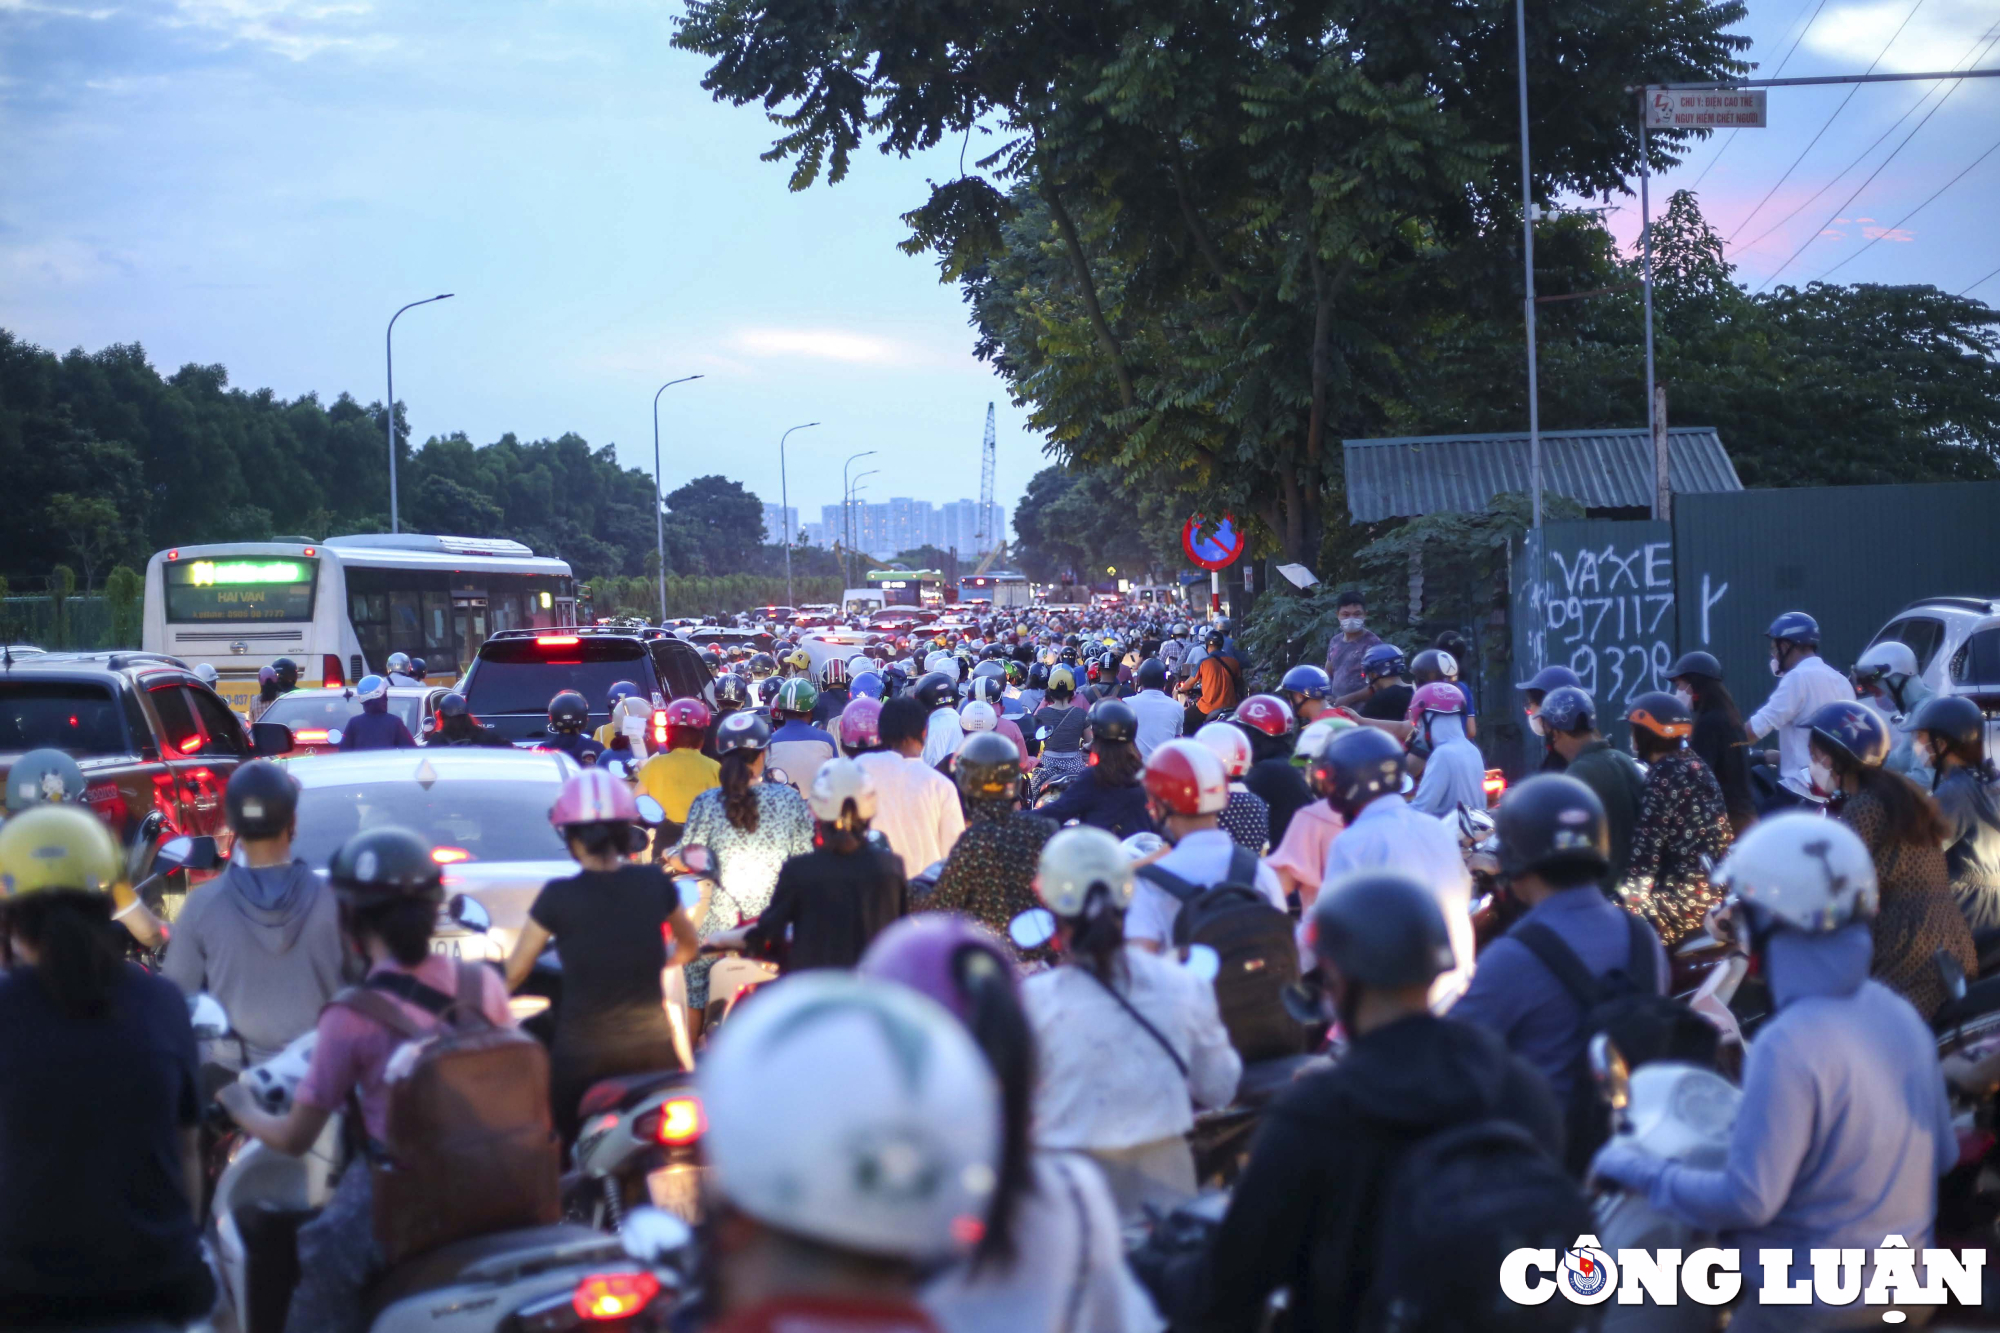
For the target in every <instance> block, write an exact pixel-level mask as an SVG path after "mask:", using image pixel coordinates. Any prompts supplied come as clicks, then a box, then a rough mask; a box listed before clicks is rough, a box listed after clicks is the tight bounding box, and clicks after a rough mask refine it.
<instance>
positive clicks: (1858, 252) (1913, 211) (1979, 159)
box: [1820, 139, 2000, 278]
mask: <svg viewBox="0 0 2000 1333" xmlns="http://www.w3.org/2000/svg"><path fill="white" fill-rule="evenodd" d="M1995 149H2000V139H1995V140H1994V141H1993V143H1992V145H1991V146H1989V147H1988V148H1987V150H1986V151H1985V152H1983V153H1981V154H1980V155H1979V156H1978V157H1975V158H1973V159H1972V164H1971V166H1968V167H1966V169H1965V170H1964V171H1961V172H1959V173H1958V174H1957V175H1956V176H1953V177H1952V178H1951V179H1950V180H1948V181H1946V182H1945V183H1944V184H1943V185H1940V186H1938V188H1937V190H1936V192H1935V193H1933V194H1932V195H1931V197H1930V198H1928V199H1926V200H1924V201H1923V202H1922V203H1921V204H1918V205H1917V206H1916V207H1915V208H1913V209H1911V210H1910V211H1909V212H1907V213H1905V214H1903V216H1901V217H1900V218H1897V219H1896V222H1895V225H1894V226H1892V227H1890V228H1889V229H1888V230H1887V231H1883V232H1879V233H1877V234H1876V235H1874V236H1871V237H1869V239H1868V244H1867V245H1864V246H1862V247H1861V248H1860V249H1859V250H1856V251H1855V252H1854V253H1853V254H1851V255H1849V256H1848V257H1847V258H1845V259H1843V260H1841V261H1840V262H1839V263H1838V264H1835V265H1834V266H1833V267H1832V268H1830V269H1828V270H1827V271H1826V272H1824V273H1822V274H1820V277H1821V278H1830V277H1832V276H1833V275H1834V274H1835V273H1836V272H1838V271H1839V270H1840V269H1842V268H1845V267H1846V266H1847V265H1849V264H1851V263H1853V262H1854V261H1855V260H1857V259H1859V258H1861V256H1863V255H1865V254H1867V253H1868V251H1869V250H1870V249H1872V248H1873V247H1874V245H1875V242H1877V241H1879V240H1881V239H1882V237H1884V236H1887V235H1889V234H1891V233H1893V232H1895V231H1896V230H1898V229H1899V228H1901V227H1902V225H1903V224H1904V223H1905V222H1908V221H1909V220H1910V219H1911V218H1913V217H1915V216H1916V215H1917V214H1919V213H1921V212H1923V211H1924V210H1925V209H1926V208H1929V207H1930V206H1931V205H1932V204H1934V203H1936V202H1937V197H1938V195H1940V194H1943V193H1944V192H1945V191H1946V190H1949V189H1950V188H1951V187H1952V186H1954V185H1956V184H1958V183H1959V182H1960V181H1962V180H1964V179H1965V177H1966V174H1967V173H1968V172H1970V171H1971V170H1972V168H1973V167H1976V166H1978V165H1979V164H1980V163H1981V162H1984V161H1985V160H1986V159H1987V158H1989V157H1991V156H1993V153H1994V150H1995Z"/></svg>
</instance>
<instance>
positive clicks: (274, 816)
mask: <svg viewBox="0 0 2000 1333" xmlns="http://www.w3.org/2000/svg"><path fill="white" fill-rule="evenodd" d="M223 803H224V805H225V806H226V807H227V809H228V813H229V827H230V828H231V829H233V830H235V832H236V836H237V837H239V838H275V837H277V836H278V835H279V834H281V833H283V832H284V831H285V830H287V829H289V828H290V827H291V826H292V816H293V815H295V814H297V813H298V809H299V780H298V779H297V778H295V777H293V776H292V775H291V774H290V773H287V772H286V771H285V770H284V769H282V768H280V767H278V766H277V765H276V764H274V763H272V762H271V761H270V760H268V759H252V760H251V761H250V762H249V763H247V764H244V765H243V766H242V767H240V768H238V769H237V770H236V771H235V772H234V773H232V774H230V777H229V788H228V790H227V792H226V793H225V794H224V796H223Z"/></svg>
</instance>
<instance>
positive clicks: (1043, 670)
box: [1028, 662, 1049, 690]
mask: <svg viewBox="0 0 2000 1333" xmlns="http://www.w3.org/2000/svg"><path fill="white" fill-rule="evenodd" d="M1048 687H1049V668H1048V664H1047V663H1046V662H1036V663H1035V664H1034V665H1032V666H1030V667H1029V668H1028V688H1029V689H1031V690H1046V689H1047V688H1048Z"/></svg>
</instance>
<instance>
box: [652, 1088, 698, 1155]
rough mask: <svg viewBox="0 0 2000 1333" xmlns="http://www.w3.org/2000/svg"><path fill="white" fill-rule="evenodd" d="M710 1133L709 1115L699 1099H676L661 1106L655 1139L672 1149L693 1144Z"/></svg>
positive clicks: (654, 1134) (654, 1132) (654, 1133)
mask: <svg viewBox="0 0 2000 1333" xmlns="http://www.w3.org/2000/svg"><path fill="white" fill-rule="evenodd" d="M707 1132H708V1114H707V1112H705V1111H703V1110H702V1108H701V1098H699V1097H675V1098H672V1099H671V1100H669V1101H667V1102H664V1103H662V1104H661V1106H660V1123H659V1124H658V1125H657V1126H656V1127H655V1128H654V1130H653V1137H654V1138H655V1139H656V1140H658V1141H659V1142H661V1143H664V1144H666V1145H667V1146H668V1147H670V1148H678V1147H681V1146H683V1145H685V1144H689V1143H693V1142H694V1141H695V1140H696V1139H698V1138H700V1137H701V1136H702V1135H703V1134H705V1133H707Z"/></svg>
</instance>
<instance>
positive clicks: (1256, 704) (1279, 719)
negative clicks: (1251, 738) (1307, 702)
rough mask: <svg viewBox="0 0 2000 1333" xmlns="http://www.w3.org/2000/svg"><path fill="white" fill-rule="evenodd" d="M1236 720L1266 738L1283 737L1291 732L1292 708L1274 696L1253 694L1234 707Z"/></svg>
mask: <svg viewBox="0 0 2000 1333" xmlns="http://www.w3.org/2000/svg"><path fill="white" fill-rule="evenodd" d="M1236 720H1237V721H1238V722H1241V723H1242V724H1243V725H1244V726H1246V727H1254V728H1255V729H1256V730H1258V731H1261V732H1263V733H1264V734H1265V735H1266V736H1285V735H1289V734H1290V733H1291V730H1292V706H1291V705H1290V704H1288V703H1286V702H1285V701H1284V700H1283V699H1280V698H1279V697H1278V696H1277V695H1275V694H1253V695H1251V696H1250V697H1249V698H1248V699H1245V700H1244V701H1243V702H1242V703H1240V704H1238V705H1236Z"/></svg>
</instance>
